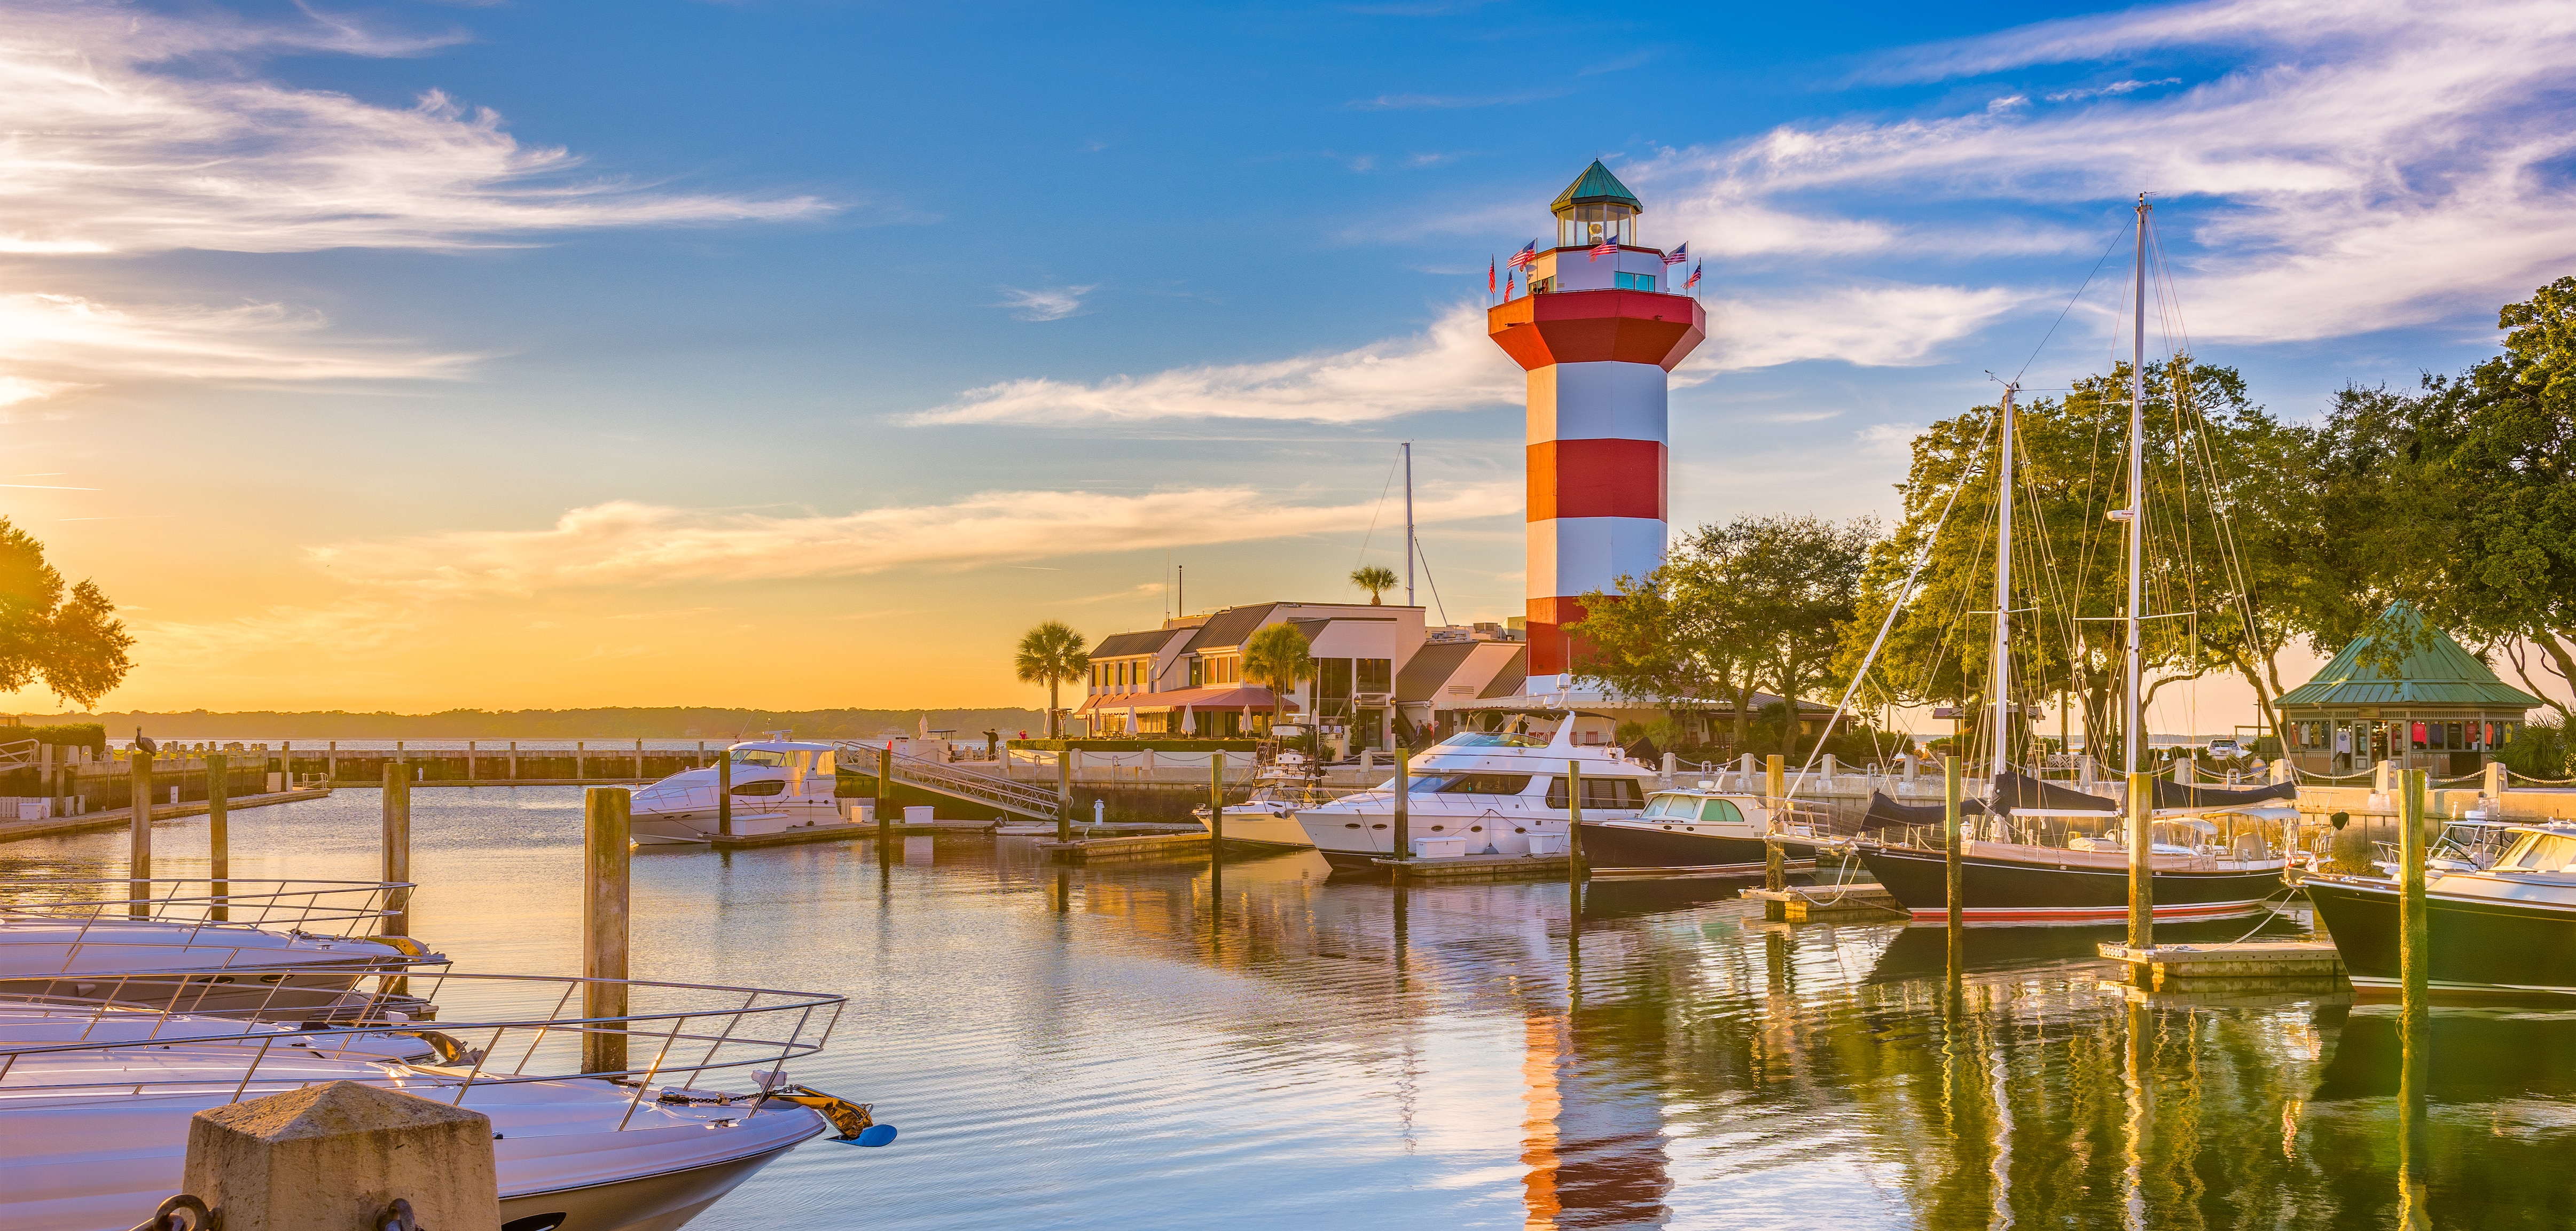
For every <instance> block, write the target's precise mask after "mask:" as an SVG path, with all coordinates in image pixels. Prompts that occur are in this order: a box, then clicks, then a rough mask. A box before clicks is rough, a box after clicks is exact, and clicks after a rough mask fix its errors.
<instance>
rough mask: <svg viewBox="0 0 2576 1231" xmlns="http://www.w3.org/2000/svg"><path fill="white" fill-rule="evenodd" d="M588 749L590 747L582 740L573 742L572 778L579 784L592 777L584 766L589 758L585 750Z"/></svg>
mask: <svg viewBox="0 0 2576 1231" xmlns="http://www.w3.org/2000/svg"><path fill="white" fill-rule="evenodd" d="M587 747H588V745H586V744H584V743H583V742H582V741H580V740H574V741H573V742H572V778H573V781H575V782H579V781H581V780H582V779H584V778H587V777H589V776H590V772H589V770H588V769H587V768H586V767H585V764H584V762H585V761H586V760H587V759H588V758H587V755H586V754H585V753H584V751H583V749H585V748H587Z"/></svg>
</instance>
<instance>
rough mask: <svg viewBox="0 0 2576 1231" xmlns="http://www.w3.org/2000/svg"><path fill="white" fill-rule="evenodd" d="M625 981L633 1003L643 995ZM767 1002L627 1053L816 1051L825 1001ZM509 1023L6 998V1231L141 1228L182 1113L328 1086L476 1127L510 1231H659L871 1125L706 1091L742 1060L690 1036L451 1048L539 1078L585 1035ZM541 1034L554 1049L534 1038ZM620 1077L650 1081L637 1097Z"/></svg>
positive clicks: (180, 1158) (832, 1005) (641, 988)
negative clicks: (310, 1022) (625, 1069)
mask: <svg viewBox="0 0 2576 1231" xmlns="http://www.w3.org/2000/svg"><path fill="white" fill-rule="evenodd" d="M546 982H548V986H547V987H546V988H545V989H543V990H545V991H547V992H549V993H551V992H552V991H554V990H556V989H555V988H554V987H553V986H552V984H556V983H561V984H564V987H563V988H562V990H564V991H566V992H567V993H568V992H569V991H570V990H572V983H571V981H563V980H555V981H546ZM631 986H632V988H633V990H634V991H635V992H636V993H637V995H638V998H639V1001H640V1000H645V999H650V997H649V995H648V993H649V992H650V991H651V990H652V989H653V988H654V987H655V985H650V984H635V985H631ZM691 990H693V991H703V992H717V991H723V990H729V991H730V993H731V994H732V995H733V996H735V998H736V1000H735V1003H736V1005H740V1004H741V1003H742V1001H741V997H742V995H743V994H744V993H745V992H747V991H748V990H749V989H691ZM769 995H770V996H771V997H772V999H771V1000H770V1002H769V1003H768V1004H767V1005H765V1006H764V1007H761V1008H759V1009H751V1010H744V1011H740V1012H735V1013H728V1012H726V1011H725V1010H724V1009H720V1008H709V1007H700V1008H699V1009H698V1012H697V1014H695V1015H693V1016H692V1017H690V1018H687V1019H677V1018H671V1016H670V1015H669V1014H662V1015H659V1016H658V1017H655V1016H647V1017H639V1018H638V1019H636V1020H635V1021H633V1022H632V1023H631V1026H632V1028H633V1030H634V1034H633V1035H632V1036H630V1039H629V1042H630V1043H631V1044H633V1045H634V1046H635V1047H638V1048H650V1047H652V1046H653V1045H654V1044H655V1043H658V1042H659V1041H660V1039H659V1038H658V1037H657V1036H660V1035H662V1034H663V1033H665V1032H666V1031H685V1034H683V1035H682V1037H684V1038H686V1039H700V1038H701V1036H700V1033H699V1032H700V1030H701V1029H703V1030H704V1031H705V1035H704V1038H705V1039H717V1038H718V1037H719V1035H721V1036H723V1037H724V1038H728V1039H740V1038H746V1037H752V1036H763V1035H766V1036H769V1038H770V1042H769V1043H768V1044H767V1045H766V1047H765V1054H766V1055H767V1056H768V1057H769V1058H770V1059H771V1061H773V1062H774V1061H775V1059H776V1058H777V1057H778V1056H779V1055H780V1054H781V1050H782V1049H781V1047H780V1046H779V1045H778V1042H777V1037H778V1036H779V1035H781V1034H787V1035H789V1036H790V1043H791V1045H790V1046H789V1047H787V1048H786V1049H785V1050H787V1051H789V1052H792V1053H794V1054H796V1055H808V1054H811V1053H812V1052H813V1051H814V1050H815V1049H816V1048H818V1047H819V1046H820V1039H819V1038H817V1037H814V1036H813V1034H812V1032H811V1031H809V1030H808V1029H807V1027H806V1026H805V1025H804V1024H803V1023H804V1022H805V1020H806V1019H807V1018H808V1017H810V1018H811V1019H812V1021H813V1025H814V1026H815V1027H817V1028H820V1027H821V1026H822V1024H823V1022H824V1021H825V1020H827V1019H828V1018H829V1017H830V1016H832V1013H831V1012H830V1010H834V1009H837V1007H838V1004H839V998H838V997H829V996H819V997H818V996H805V997H794V996H784V995H779V994H769ZM467 998H471V997H470V996H469V997H467ZM817 1010H824V1011H822V1012H816V1011H817ZM84 1014H86V1015H88V1016H87V1020H83V1017H82V1015H84ZM505 1016H506V1017H508V1018H519V1019H520V1020H516V1021H508V1020H505V1021H500V1022H490V1023H483V1024H481V1025H479V1026H478V1025H476V1024H474V1023H472V1022H466V1023H459V1024H448V1023H441V1028H442V1030H444V1031H455V1032H457V1034H455V1035H449V1034H445V1033H442V1030H427V1029H417V1030H415V1029H407V1028H405V1027H404V1026H403V1025H401V1024H398V1023H397V1024H392V1025H388V1024H386V1023H382V1022H379V1023H371V1024H368V1025H364V1026H356V1027H351V1028H347V1029H342V1030H329V1029H322V1030H316V1029H310V1028H304V1027H297V1028H293V1029H288V1028H282V1027H275V1026H256V1025H245V1024H244V1023H242V1022H239V1021H236V1020H230V1019H219V1018H205V1017H199V1016H195V1015H190V1014H181V1013H153V1012H138V1011H134V1010H130V1009H115V1008H112V1007H111V1008H101V1007H98V1006H89V1007H87V1008H74V1009H70V1010H65V1009H62V1008H59V1007H56V1008H47V1007H44V1006H39V1005H33V1004H28V1003H24V1002H0V1226H6V1227H9V1228H11V1229H12V1231H121V1229H122V1228H126V1227H130V1226H133V1225H136V1224H137V1223H142V1222H147V1221H149V1219H150V1216H151V1214H152V1211H153V1209H154V1207H155V1206H156V1205H157V1204H158V1203H159V1202H160V1201H161V1199H162V1198H164V1197H166V1196H168V1195H169V1194H171V1193H173V1192H178V1191H181V1181H182V1178H183V1176H182V1172H183V1170H184V1164H185V1161H186V1155H187V1143H188V1131H189V1122H190V1118H191V1116H193V1115H194V1113H196V1112H198V1111H201V1110H205V1109H208V1108H213V1107H220V1106H223V1105H226V1104H228V1103H232V1102H236V1101H241V1100H246V1099H254V1098H259V1097H263V1096H265V1095H270V1094H277V1093H282V1092H286V1091H292V1090H295V1089H298V1088H300V1087H304V1086H309V1085H316V1084H321V1083H325V1082H333V1081H353V1082H361V1083H365V1084H368V1085H373V1086H379V1087H387V1088H393V1089H399V1090H403V1091H406V1092H408V1093H412V1094H416V1095H419V1096H422V1097H425V1098H430V1099H434V1100H436V1101H439V1102H446V1103H454V1104H456V1105H458V1106H462V1107H466V1108H469V1109H471V1110H474V1111H478V1112H481V1113H483V1114H484V1115H486V1116H489V1117H490V1118H491V1121H492V1128H493V1143H492V1148H493V1154H494V1158H495V1162H496V1165H497V1170H498V1176H499V1180H500V1198H501V1209H500V1219H501V1222H502V1224H503V1225H504V1226H506V1227H528V1228H534V1227H549V1228H551V1227H563V1228H565V1229H566V1231H671V1229H673V1228H677V1227H679V1226H681V1225H682V1224H684V1223H686V1222H688V1221H689V1220H690V1219H691V1218H693V1217H695V1216H696V1215H697V1214H698V1213H700V1212H701V1211H703V1210H705V1209H706V1208H707V1207H708V1206H709V1205H712V1204H714V1202H715V1201H716V1200H717V1199H719V1198H721V1197H723V1196H724V1195H725V1194H726V1193H728V1192H730V1191H732V1190H733V1188H735V1187H736V1186H737V1185H739V1184H741V1183H742V1181H744V1180H746V1179H748V1178H750V1176H751V1175H752V1174H754V1173H755V1172H757V1171H759V1170H760V1169H761V1168H762V1167H763V1166H766V1165H767V1164H768V1163H769V1162H770V1161H772V1160H773V1159H775V1158H777V1157H778V1156H779V1155H780V1154H782V1153H784V1152H786V1151H787V1150H788V1149H790V1148H792V1147H794V1146H795V1145H797V1144H798V1143H800V1142H803V1141H806V1140H809V1139H811V1138H813V1137H815V1136H817V1135H819V1134H821V1133H822V1132H824V1131H825V1129H826V1128H827V1127H828V1126H830V1125H838V1126H840V1127H841V1128H842V1129H843V1132H844V1135H845V1136H848V1135H850V1134H852V1133H854V1132H856V1131H858V1130H856V1129H854V1128H852V1123H853V1121H854V1120H855V1123H856V1124H857V1125H859V1126H865V1125H866V1124H867V1123H868V1119H867V1117H866V1115H865V1112H864V1109H861V1108H857V1107H856V1106H854V1105H851V1104H846V1103H842V1102H840V1101H839V1100H837V1099H833V1098H831V1097H830V1096H824V1095H819V1094H817V1093H816V1092H813V1091H809V1090H806V1089H805V1088H803V1087H801V1086H792V1085H787V1084H786V1083H785V1081H784V1078H783V1077H782V1076H780V1075H779V1074H778V1073H776V1072H775V1071H773V1072H769V1073H762V1074H755V1077H756V1078H758V1080H759V1083H760V1089H759V1090H757V1091H747V1092H743V1093H739V1094H731V1095H726V1094H719V1093H717V1092H715V1091H714V1090H712V1089H708V1088H705V1087H706V1086H707V1085H708V1083H707V1082H706V1081H705V1080H704V1079H705V1077H706V1074H705V1073H704V1072H702V1071H700V1070H703V1069H706V1068H708V1067H710V1065H709V1064H708V1063H707V1059H706V1058H712V1059H717V1060H719V1061H720V1063H719V1064H717V1065H715V1066H714V1067H730V1066H733V1065H739V1064H742V1063H745V1058H746V1057H747V1056H748V1055H750V1054H751V1053H752V1052H753V1051H754V1050H755V1049H752V1048H747V1047H735V1048H734V1049H733V1050H732V1051H730V1052H728V1053H725V1054H723V1055H722V1056H721V1057H718V1056H717V1055H716V1048H711V1047H708V1046H707V1045H706V1043H705V1042H704V1041H703V1040H701V1041H700V1042H699V1044H698V1046H697V1047H695V1048H693V1049H690V1050H691V1052H692V1054H691V1055H690V1056H688V1057H687V1058H686V1059H684V1060H674V1061H669V1062H660V1061H656V1060H655V1059H654V1053H653V1052H652V1051H650V1050H647V1051H643V1052H642V1054H641V1055H640V1056H639V1055H634V1054H632V1053H630V1056H629V1060H628V1063H630V1064H634V1065H638V1066H642V1065H647V1064H651V1065H653V1066H654V1067H653V1069H652V1071H651V1072H649V1073H637V1074H629V1075H620V1074H605V1075H600V1076H590V1077H560V1076H537V1075H535V1074H527V1075H522V1074H520V1073H517V1072H515V1071H505V1070H502V1069H499V1068H495V1069H492V1070H488V1071H487V1070H486V1069H485V1068H484V1065H483V1060H484V1052H482V1051H468V1050H466V1049H465V1048H464V1047H463V1045H462V1044H461V1043H460V1042H459V1039H460V1038H464V1039H470V1040H472V1041H473V1042H475V1043H478V1044H483V1043H490V1044H491V1048H490V1050H491V1054H492V1055H493V1056H494V1057H495V1058H496V1059H495V1061H494V1063H495V1064H496V1065H498V1064H500V1063H502V1062H504V1061H510V1062H516V1063H518V1064H520V1065H522V1066H527V1059H526V1057H525V1056H524V1055H522V1053H523V1052H527V1053H532V1054H535V1055H536V1056H537V1057H538V1061H537V1064H538V1066H544V1065H546V1064H547V1062H548V1061H549V1060H565V1059H567V1058H568V1053H566V1052H565V1051H564V1049H565V1048H567V1047H571V1046H572V1045H573V1044H572V1040H574V1039H575V1038H577V1037H578V1036H579V1035H580V1034H581V1031H580V1030H579V1029H578V1028H575V1029H569V1030H567V1029H563V1028H562V1027H563V1026H565V1025H566V1024H567V1023H566V1022H564V1021H554V1022H545V1021H542V1020H538V1021H531V1020H527V1019H525V1018H524V1016H523V1015H521V1014H518V1013H510V1014H506V1015H505ZM537 1016H538V1018H540V1019H542V1018H543V1017H544V1014H543V1013H542V1012H541V1013H539V1014H538V1015H537ZM664 1019H668V1020H664ZM750 1019H759V1020H750ZM674 1022H676V1023H677V1024H672V1023H674ZM549 1026H552V1027H554V1029H553V1030H552V1033H553V1035H554V1036H555V1037H554V1038H553V1039H548V1038H546V1032H547V1028H548V1027H549ZM718 1046H719V1047H721V1046H724V1044H723V1043H721V1042H719V1043H718ZM700 1053H704V1055H705V1057H706V1058H702V1057H701V1054H700ZM554 1071H558V1072H560V1071H562V1070H561V1069H560V1068H558V1069H556V1070H554ZM621 1076H626V1077H630V1078H631V1077H632V1076H642V1077H647V1078H649V1079H650V1080H649V1082H648V1083H647V1084H648V1086H649V1087H650V1088H647V1087H645V1086H638V1085H637V1084H636V1082H635V1081H634V1080H631V1079H627V1080H620V1078H621ZM666 1083H667V1084H666ZM854 1113H855V1115H854ZM827 1118H828V1123H827ZM881 1131H890V1130H881ZM862 1141H863V1142H864V1139H862Z"/></svg>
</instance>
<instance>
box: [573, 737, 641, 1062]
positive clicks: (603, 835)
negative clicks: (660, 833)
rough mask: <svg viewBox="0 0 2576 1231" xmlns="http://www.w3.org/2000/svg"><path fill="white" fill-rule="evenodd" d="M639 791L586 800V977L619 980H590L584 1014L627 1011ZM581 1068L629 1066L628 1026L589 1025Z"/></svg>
mask: <svg viewBox="0 0 2576 1231" xmlns="http://www.w3.org/2000/svg"><path fill="white" fill-rule="evenodd" d="M632 798H633V797H632V796H630V795H629V794H628V793H627V792H626V791H624V790H622V789H620V788H618V787H607V786H595V787H591V788H590V789H588V790H586V791H584V792H582V801H581V822H582V834H581V854H582V858H581V977H582V978H584V979H599V980H617V981H616V982H594V983H584V984H582V989H581V1015H582V1016H583V1017H586V1018H615V1017H623V1016H625V1015H626V984H625V983H624V982H623V980H624V979H625V978H626V957H627V935H626V920H627V903H628V893H627V889H628V882H627V874H628V863H629V857H628V851H627V846H628V844H629V843H631V842H632V841H633V840H634V834H633V832H632V830H633V828H634V826H633V822H632V818H631V816H630V814H629V811H628V808H629V804H630V801H631V799H632ZM581 1071H582V1072H585V1073H622V1072H625V1071H626V1032H625V1031H623V1030H608V1029H591V1030H584V1031H583V1032H582V1036H581Z"/></svg>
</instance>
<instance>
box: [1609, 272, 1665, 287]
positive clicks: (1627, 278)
mask: <svg viewBox="0 0 2576 1231" xmlns="http://www.w3.org/2000/svg"><path fill="white" fill-rule="evenodd" d="M1610 285H1612V286H1615V287H1617V288H1619V289H1620V290H1623V291H1651V290H1653V289H1655V275H1653V274H1612V275H1611V276H1610Z"/></svg>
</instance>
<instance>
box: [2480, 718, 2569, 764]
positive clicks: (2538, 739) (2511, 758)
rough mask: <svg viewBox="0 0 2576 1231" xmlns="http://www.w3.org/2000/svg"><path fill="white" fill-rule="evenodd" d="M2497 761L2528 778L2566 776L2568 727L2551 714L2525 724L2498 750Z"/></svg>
mask: <svg viewBox="0 0 2576 1231" xmlns="http://www.w3.org/2000/svg"><path fill="white" fill-rule="evenodd" d="M2496 759H2497V760H2499V761H2502V762H2504V764H2505V768H2507V769H2510V770H2512V771H2513V772H2515V773H2517V774H2520V775H2522V776H2523V777H2525V778H2564V777H2566V776H2567V725H2566V723H2565V721H2564V720H2562V719H2560V718H2559V717H2558V716H2557V715H2555V714H2552V715H2550V716H2548V717H2546V718H2543V719H2541V720H2540V721H2539V722H2533V723H2525V724H2524V725H2523V728H2522V729H2521V730H2519V731H2516V732H2514V734H2513V738H2512V739H2509V740H2506V741H2505V742H2504V743H2503V744H2502V745H2500V746H2498V747H2497V748H2496Z"/></svg>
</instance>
